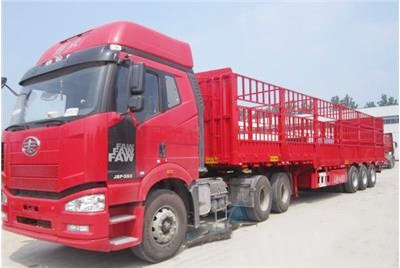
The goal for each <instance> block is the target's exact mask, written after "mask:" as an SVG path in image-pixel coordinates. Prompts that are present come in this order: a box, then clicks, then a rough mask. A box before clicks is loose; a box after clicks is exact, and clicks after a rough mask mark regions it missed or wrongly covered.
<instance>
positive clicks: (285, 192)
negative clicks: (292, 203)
mask: <svg viewBox="0 0 400 268" xmlns="http://www.w3.org/2000/svg"><path fill="white" fill-rule="evenodd" d="M288 199H289V189H287V187H285V185H284V184H282V187H281V200H282V202H283V203H286V202H288Z"/></svg>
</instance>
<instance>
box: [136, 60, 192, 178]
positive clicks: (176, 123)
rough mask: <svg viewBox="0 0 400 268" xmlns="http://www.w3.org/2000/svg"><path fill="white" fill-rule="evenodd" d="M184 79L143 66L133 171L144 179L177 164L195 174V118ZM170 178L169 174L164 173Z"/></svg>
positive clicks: (172, 72)
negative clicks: (161, 166) (162, 166)
mask: <svg viewBox="0 0 400 268" xmlns="http://www.w3.org/2000/svg"><path fill="white" fill-rule="evenodd" d="M186 83H188V81H187V78H186V77H185V76H184V75H181V74H179V72H176V73H174V71H173V70H171V72H165V71H160V70H156V69H153V68H149V67H148V66H147V67H146V71H145V78H144V92H143V99H144V105H143V110H142V111H140V112H135V113H134V117H135V118H136V120H137V132H136V148H137V152H136V153H137V158H136V161H137V162H136V164H137V172H138V175H140V176H145V175H146V174H148V173H149V172H150V171H151V170H152V169H153V168H155V167H156V166H158V165H162V164H165V163H173V164H176V165H179V166H180V167H182V168H184V169H186V170H187V172H189V173H190V174H191V175H192V177H193V178H194V177H196V176H197V174H198V173H197V171H198V161H199V154H198V119H197V110H196V106H195V103H194V99H193V95H192V93H191V91H189V93H188V92H187V91H186V90H185V89H189V88H188V87H187V84H186ZM165 176H166V177H167V176H168V177H173V176H174V174H173V171H172V172H171V170H170V171H169V173H168V174H165Z"/></svg>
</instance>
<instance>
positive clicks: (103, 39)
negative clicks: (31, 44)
mask: <svg viewBox="0 0 400 268" xmlns="http://www.w3.org/2000/svg"><path fill="white" fill-rule="evenodd" d="M108 44H115V45H121V46H126V47H129V48H132V49H136V50H138V51H141V52H146V53H149V54H151V55H154V56H157V57H160V58H163V59H166V60H169V61H172V62H175V63H178V64H181V65H183V66H185V67H188V68H192V67H193V59H192V52H191V49H190V46H189V44H187V43H185V42H182V41H178V40H176V39H174V38H171V37H168V36H166V35H164V34H162V33H159V32H156V31H154V30H151V29H149V28H146V27H144V26H141V25H139V24H136V23H132V22H127V21H121V22H114V23H110V24H106V25H103V26H100V27H97V28H95V29H92V30H89V31H86V32H84V33H80V34H77V35H75V36H72V37H70V38H68V39H65V40H64V41H61V42H58V43H56V44H54V45H53V46H51V47H50V48H49V49H48V50H47V51H46V52H45V53H44V54H43V55H42V57H41V58H40V59H39V61H38V63H37V64H38V65H41V64H44V63H45V62H46V61H48V60H52V59H54V58H56V57H64V56H66V55H68V54H71V53H73V52H77V51H80V50H83V49H87V48H91V47H96V46H101V45H108Z"/></svg>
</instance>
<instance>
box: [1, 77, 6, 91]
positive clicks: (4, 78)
mask: <svg viewBox="0 0 400 268" xmlns="http://www.w3.org/2000/svg"><path fill="white" fill-rule="evenodd" d="M6 84H7V77H1V88H3V87H4V86H5V85H6Z"/></svg>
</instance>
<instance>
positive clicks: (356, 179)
mask: <svg viewBox="0 0 400 268" xmlns="http://www.w3.org/2000/svg"><path fill="white" fill-rule="evenodd" d="M352 182H353V187H354V188H357V187H358V178H357V173H353V176H352Z"/></svg>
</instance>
